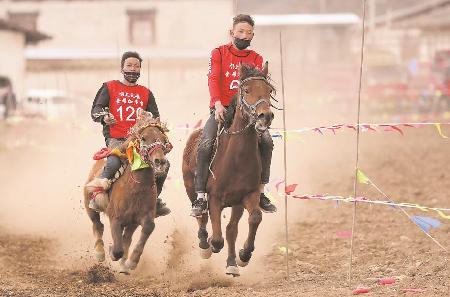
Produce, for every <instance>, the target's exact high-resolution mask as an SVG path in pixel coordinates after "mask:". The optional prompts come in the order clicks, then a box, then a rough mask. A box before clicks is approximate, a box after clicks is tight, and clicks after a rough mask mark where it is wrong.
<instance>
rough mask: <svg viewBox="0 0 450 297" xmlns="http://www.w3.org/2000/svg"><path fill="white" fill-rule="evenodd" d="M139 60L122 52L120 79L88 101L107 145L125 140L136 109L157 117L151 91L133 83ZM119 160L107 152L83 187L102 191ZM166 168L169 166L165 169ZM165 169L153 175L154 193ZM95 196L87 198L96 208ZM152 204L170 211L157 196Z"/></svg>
mask: <svg viewBox="0 0 450 297" xmlns="http://www.w3.org/2000/svg"><path fill="white" fill-rule="evenodd" d="M141 63H142V58H141V57H140V56H139V54H138V53H136V52H125V53H124V54H123V55H122V60H121V73H122V74H123V79H121V80H120V81H119V80H112V81H108V82H105V83H103V85H102V86H101V88H100V89H99V90H98V92H97V95H96V96H95V99H94V102H93V104H92V109H91V116H92V119H93V120H94V121H95V122H100V123H101V124H102V125H103V136H104V137H105V142H106V146H107V147H108V148H110V149H114V148H116V147H118V146H120V145H121V144H122V143H123V142H124V141H125V140H126V138H127V137H128V131H129V129H130V128H131V127H132V126H133V125H134V124H135V123H136V116H137V114H138V112H139V111H140V110H145V111H149V112H151V113H152V114H153V117H154V118H157V117H159V111H158V106H157V105H156V100H155V97H154V95H153V93H152V92H151V91H150V90H149V89H147V88H146V87H144V86H141V85H138V84H136V82H137V80H138V78H139V76H140V70H141ZM121 164H122V163H121V160H120V158H119V157H118V156H116V155H110V156H108V158H107V160H106V165H105V167H104V169H103V172H102V174H101V175H100V176H99V177H97V178H95V179H93V180H92V181H91V182H90V183H89V184H87V185H86V186H87V189H88V190H89V189H97V190H98V188H102V189H103V191H104V192H106V191H107V190H108V189H109V188H110V186H111V180H112V179H113V178H114V176H115V174H116V172H117V170H118V169H119V168H120V166H121ZM168 170H169V166H167V172H168ZM167 172H166V174H165V175H163V176H160V177H157V178H156V186H157V190H158V196H159V194H160V193H161V191H162V187H163V184H164V181H165V179H166V177H167ZM90 195H92V193H90ZM96 195H98V193H97V194H96ZM95 199H96V196H95V197H93V198H92V199H91V201H90V204H89V207H90V208H92V209H94V210H99V208H98V205H97V204H96V202H95ZM156 206H157V210H156V211H157V215H158V216H164V215H167V214H168V213H170V209H169V208H167V206H166V205H165V203H164V202H162V200H161V198H159V197H158V199H157V203H156Z"/></svg>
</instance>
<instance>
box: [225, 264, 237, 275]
mask: <svg viewBox="0 0 450 297" xmlns="http://www.w3.org/2000/svg"><path fill="white" fill-rule="evenodd" d="M225 273H226V274H227V275H232V276H233V277H236V276H240V274H239V267H237V266H227V269H226V271H225Z"/></svg>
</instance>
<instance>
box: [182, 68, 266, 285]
mask: <svg viewBox="0 0 450 297" xmlns="http://www.w3.org/2000/svg"><path fill="white" fill-rule="evenodd" d="M239 71H240V86H239V89H238V93H237V96H236V97H235V98H234V100H236V101H235V103H236V112H235V114H234V118H233V122H232V124H231V126H230V127H229V128H226V129H224V130H223V132H222V133H220V135H219V136H218V140H217V142H216V152H215V155H214V157H213V161H212V165H211V171H212V172H213V174H210V176H209V179H208V182H207V187H206V191H207V194H208V201H209V202H208V203H209V216H210V217H211V223H212V231H213V234H212V237H211V238H210V239H208V232H207V231H206V225H207V223H208V214H207V213H206V214H204V215H203V216H202V217H201V218H197V221H198V225H199V230H198V238H199V240H200V242H199V247H200V251H201V255H202V257H203V258H209V257H210V256H211V252H214V253H218V252H219V251H220V250H221V249H222V248H223V246H224V239H223V237H222V229H221V212H222V210H223V208H225V207H232V212H231V218H230V221H229V223H228V226H227V228H226V238H227V243H228V259H227V268H226V273H227V274H230V275H233V276H238V275H239V269H238V267H237V264H239V266H246V265H247V264H248V262H249V260H250V258H251V256H252V252H253V251H254V248H255V246H254V242H255V236H256V231H257V229H258V226H259V224H260V222H261V220H262V213H261V210H260V208H259V197H260V191H259V185H260V179H261V158H260V153H259V149H258V142H259V138H260V134H261V133H262V132H264V131H265V130H267V129H268V128H269V126H270V124H271V122H272V120H273V117H274V115H273V113H272V111H271V109H270V107H271V103H270V98H271V94H272V92H273V91H274V88H273V86H272V85H271V84H270V83H269V80H268V78H267V73H268V65H267V63H266V64H265V66H264V69H263V70H262V71H259V70H258V69H256V68H254V67H251V66H247V65H241V66H240V70H239ZM201 133H202V130H197V131H194V132H193V133H192V134H191V136H190V137H189V139H188V141H187V144H186V147H185V149H184V154H183V168H182V170H183V178H184V185H185V187H186V192H187V194H188V196H189V199H190V200H191V202H193V201H194V200H195V199H196V193H195V190H194V176H195V168H196V158H197V147H198V143H199V141H200V138H201ZM244 208H245V209H246V210H247V212H248V213H249V219H248V224H249V233H248V237H247V240H246V242H245V244H244V247H243V249H241V250H240V251H239V257H238V259H237V262H236V251H235V243H236V237H237V233H238V223H239V220H240V218H241V217H242V214H243V212H244Z"/></svg>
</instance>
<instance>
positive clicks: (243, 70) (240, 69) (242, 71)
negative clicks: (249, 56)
mask: <svg viewBox="0 0 450 297" xmlns="http://www.w3.org/2000/svg"><path fill="white" fill-rule="evenodd" d="M238 72H239V77H240V78H241V79H242V78H245V77H247V72H248V68H247V65H246V64H242V62H239V66H238Z"/></svg>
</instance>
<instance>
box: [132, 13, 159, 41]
mask: <svg viewBox="0 0 450 297" xmlns="http://www.w3.org/2000/svg"><path fill="white" fill-rule="evenodd" d="M127 14H128V36H129V41H130V43H131V44H134V45H153V44H155V42H156V28H155V15H156V11H155V10H154V9H147V10H128V11H127Z"/></svg>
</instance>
